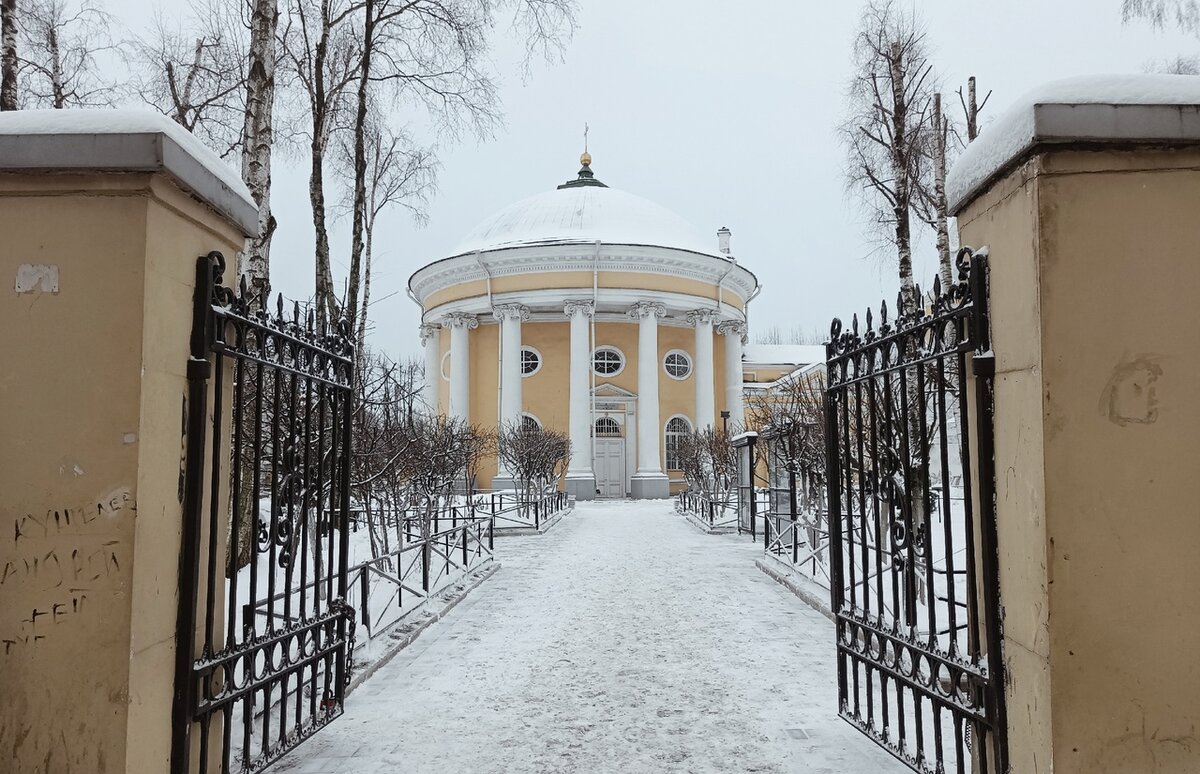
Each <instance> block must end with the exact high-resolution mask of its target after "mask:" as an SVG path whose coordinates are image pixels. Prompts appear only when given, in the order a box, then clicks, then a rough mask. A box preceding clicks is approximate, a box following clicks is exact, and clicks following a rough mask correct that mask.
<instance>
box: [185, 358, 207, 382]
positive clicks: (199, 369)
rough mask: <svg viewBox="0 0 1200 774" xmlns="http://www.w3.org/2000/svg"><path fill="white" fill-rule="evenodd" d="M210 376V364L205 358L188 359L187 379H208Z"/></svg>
mask: <svg viewBox="0 0 1200 774" xmlns="http://www.w3.org/2000/svg"><path fill="white" fill-rule="evenodd" d="M211 375H212V363H210V362H209V361H208V359H207V358H198V357H189V358H188V364H187V378H189V379H208V377H209V376H211Z"/></svg>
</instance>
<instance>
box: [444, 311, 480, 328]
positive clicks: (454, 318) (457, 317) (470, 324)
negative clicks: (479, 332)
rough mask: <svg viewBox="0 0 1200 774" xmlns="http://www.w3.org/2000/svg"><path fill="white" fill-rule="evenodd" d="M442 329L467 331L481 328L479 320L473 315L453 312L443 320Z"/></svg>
mask: <svg viewBox="0 0 1200 774" xmlns="http://www.w3.org/2000/svg"><path fill="white" fill-rule="evenodd" d="M442 327H443V328H466V329H467V330H471V329H472V328H478V327H479V318H478V317H476V316H475V315H473V314H466V313H464V312H451V313H449V314H448V315H446V316H445V317H443V318H442Z"/></svg>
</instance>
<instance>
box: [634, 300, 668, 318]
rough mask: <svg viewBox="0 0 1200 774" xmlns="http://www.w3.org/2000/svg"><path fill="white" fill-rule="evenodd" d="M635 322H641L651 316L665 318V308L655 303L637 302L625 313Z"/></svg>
mask: <svg viewBox="0 0 1200 774" xmlns="http://www.w3.org/2000/svg"><path fill="white" fill-rule="evenodd" d="M625 314H627V315H629V316H630V317H632V318H633V319H635V320H642V319H645V318H647V317H650V316H651V315H653V316H655V317H666V316H667V307H665V306H664V305H662V304H660V303H658V302H657V301H638V302H637V303H636V304H634V305H633V306H631V307H629V310H628V311H627V312H626V313H625Z"/></svg>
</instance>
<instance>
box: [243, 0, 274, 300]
mask: <svg viewBox="0 0 1200 774" xmlns="http://www.w3.org/2000/svg"><path fill="white" fill-rule="evenodd" d="M253 2H254V5H253V8H252V10H251V15H250V59H249V63H248V66H247V70H246V115H245V121H244V124H243V127H242V180H243V182H245V183H246V187H247V188H249V189H250V195H251V196H253V197H254V201H255V203H256V204H257V205H258V233H257V234H255V235H254V236H253V237H250V238H249V239H247V240H246V248H245V256H244V263H243V269H242V273H243V274H244V275H245V276H246V277H247V278H248V279H249V281H250V286H251V287H252V288H253V289H254V291H255V297H256V298H262V297H265V296H264V294H263V291H264V290H266V289H269V288H270V278H271V258H270V253H271V237H272V235H273V234H274V233H275V218H274V217H273V216H272V215H271V149H272V146H273V144H274V141H275V136H274V110H275V63H276V50H275V30H276V27H277V25H278V22H279V8H278V6H277V4H276V0H253Z"/></svg>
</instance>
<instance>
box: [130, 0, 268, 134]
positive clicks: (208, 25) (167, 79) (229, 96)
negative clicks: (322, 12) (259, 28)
mask: <svg viewBox="0 0 1200 774" xmlns="http://www.w3.org/2000/svg"><path fill="white" fill-rule="evenodd" d="M247 56H248V54H247V53H246V41H245V35H244V26H243V24H242V22H241V20H240V17H239V15H238V12H237V10H236V9H235V8H233V7H231V6H230V4H229V3H228V2H225V0H207V2H205V3H197V4H194V5H193V6H192V7H191V12H190V15H189V17H188V18H187V19H186V21H184V22H179V23H176V24H174V25H171V24H168V23H167V22H166V21H164V19H163V18H162V16H161V15H159V16H156V17H155V21H154V27H153V28H152V30H151V31H150V33H149V34H148V35H147V36H144V37H139V38H135V39H134V40H133V41H131V42H130V43H129V46H128V52H127V59H128V61H129V65H130V71H131V80H130V84H129V89H130V91H131V92H132V94H133V95H134V96H136V97H138V98H140V99H141V100H142V101H144V102H146V103H147V104H149V105H151V106H152V107H154V108H155V109H156V110H158V111H159V112H161V113H162V114H163V115H165V116H167V117H168V118H170V119H171V120H173V121H175V122H176V123H177V124H179V125H180V126H182V127H183V128H184V129H187V130H188V131H189V132H191V133H192V134H195V135H196V136H198V137H199V138H200V139H201V140H203V141H204V142H205V143H206V144H207V145H208V146H209V147H210V148H213V149H214V150H215V151H216V152H217V153H218V154H219V155H221V156H222V157H226V156H228V155H230V154H231V153H233V152H234V151H236V150H237V149H238V148H239V147H240V145H241V141H242V125H243V123H244V117H245V112H246V111H245V105H244V103H243V98H244V96H245V91H244V86H245V63H246V60H247Z"/></svg>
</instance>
